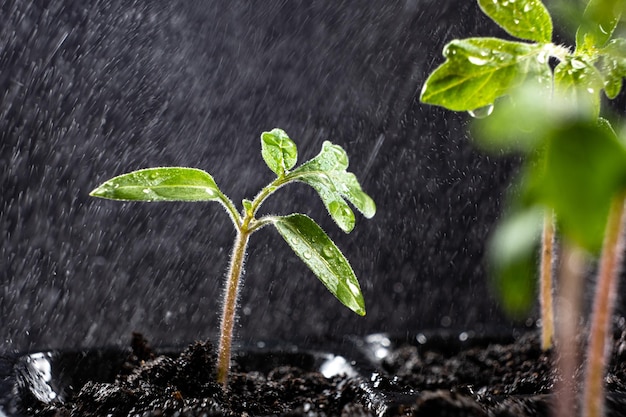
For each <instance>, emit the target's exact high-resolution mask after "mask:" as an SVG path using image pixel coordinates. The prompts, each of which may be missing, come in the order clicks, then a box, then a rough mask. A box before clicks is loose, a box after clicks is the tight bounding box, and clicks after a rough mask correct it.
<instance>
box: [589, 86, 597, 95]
mask: <svg viewBox="0 0 626 417" xmlns="http://www.w3.org/2000/svg"><path fill="white" fill-rule="evenodd" d="M587 92H588V93H589V94H593V93H595V92H596V91H595V90H594V89H593V88H591V87H589V88H588V89H587Z"/></svg>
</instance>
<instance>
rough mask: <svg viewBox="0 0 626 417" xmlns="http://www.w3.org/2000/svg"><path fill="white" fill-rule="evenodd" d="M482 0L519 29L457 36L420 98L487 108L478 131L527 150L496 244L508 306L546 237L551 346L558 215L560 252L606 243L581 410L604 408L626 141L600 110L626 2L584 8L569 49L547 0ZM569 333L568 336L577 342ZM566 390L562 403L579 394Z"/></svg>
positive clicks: (616, 65)
mask: <svg viewBox="0 0 626 417" xmlns="http://www.w3.org/2000/svg"><path fill="white" fill-rule="evenodd" d="M478 4H479V6H480V7H481V9H482V10H483V12H484V13H485V14H486V15H487V16H489V17H490V18H491V19H492V20H493V21H494V22H495V23H497V24H498V25H499V26H500V27H501V28H503V29H504V30H505V31H506V32H507V33H508V34H509V35H511V36H512V37H513V38H514V39H500V38H493V37H491V38H481V37H475V38H468V39H461V40H453V41H451V42H450V43H448V44H447V45H446V46H445V48H444V57H445V58H446V61H445V62H444V63H443V64H442V65H441V66H439V67H438V68H437V69H435V71H434V72H433V73H432V74H431V75H430V76H429V78H428V80H427V81H426V83H425V85H424V87H423V90H422V94H421V99H422V101H423V102H425V103H429V104H434V105H439V106H443V107H446V108H448V109H450V110H454V111H468V112H469V113H470V115H471V116H473V117H475V118H476V119H479V120H477V121H476V122H475V123H474V126H473V127H474V131H475V135H474V136H475V137H476V138H477V139H478V140H479V142H480V143H481V145H483V146H484V147H486V148H489V149H495V150H497V151H499V152H502V151H503V150H504V151H514V152H517V153H521V154H523V155H525V156H526V158H525V162H524V165H523V167H522V174H521V176H520V181H519V184H518V187H517V197H516V198H515V199H514V202H513V204H512V208H511V210H510V213H509V215H508V218H507V219H506V220H505V221H504V222H503V223H502V224H501V225H500V227H498V229H497V231H496V233H495V235H494V238H493V241H492V244H491V247H492V250H490V253H491V259H492V265H493V266H494V269H495V272H496V277H497V281H496V286H497V287H498V289H499V290H500V293H501V295H502V298H503V301H504V304H505V306H507V307H508V308H509V309H511V310H516V311H522V310H523V308H524V307H525V306H527V305H529V304H530V302H531V301H532V298H533V297H534V286H533V285H531V283H532V280H531V279H529V277H532V275H534V272H533V271H534V270H535V265H536V260H535V256H534V253H536V252H535V248H536V242H537V240H539V239H541V241H542V244H541V246H542V250H541V251H540V254H541V257H542V260H541V262H540V265H541V272H540V286H539V287H540V291H539V294H540V305H541V307H542V310H541V316H542V317H541V318H542V320H541V323H542V344H543V347H544V349H548V348H549V347H551V343H552V339H553V337H554V335H553V333H554V324H553V313H552V311H553V307H552V282H553V278H552V274H551V270H552V264H553V260H552V256H553V249H552V246H553V242H554V230H555V222H556V226H557V227H556V230H558V231H559V233H560V234H562V235H563V241H564V243H563V246H564V250H563V252H565V255H568V256H564V258H569V254H574V253H578V252H579V248H582V249H583V250H585V251H587V252H589V253H592V254H598V253H600V254H601V255H600V256H601V258H600V267H599V271H598V283H597V288H596V292H595V299H594V311H593V315H592V318H591V330H590V335H589V344H588V351H587V362H586V371H585V375H586V376H585V384H584V385H585V394H584V398H583V404H582V405H583V413H584V415H586V416H601V415H602V413H603V405H602V404H603V400H604V393H603V388H602V387H603V375H604V369H605V367H606V363H605V362H606V358H607V354H608V352H609V351H610V350H609V349H608V347H607V337H608V335H609V333H610V332H609V329H610V322H609V319H610V317H611V315H612V312H613V306H614V299H615V289H616V286H617V284H616V282H617V277H618V275H619V269H620V265H621V249H620V248H621V244H622V243H621V241H622V239H623V236H624V230H623V229H624V220H623V217H624V196H625V194H624V190H626V149H625V148H624V144H623V141H621V140H620V139H618V135H617V134H616V133H615V131H614V130H613V129H612V127H611V125H610V124H609V122H608V121H607V120H605V119H603V118H601V117H600V115H601V114H602V113H603V112H602V105H601V104H602V95H604V96H606V98H609V99H612V98H615V97H616V96H617V94H618V93H619V92H620V90H621V86H622V79H623V77H624V76H626V39H623V38H620V37H616V36H615V34H616V33H617V29H618V24H619V23H620V19H621V16H622V12H623V11H624V8H625V6H626V2H625V1H624V0H590V1H589V2H588V4H587V7H586V8H585V10H584V12H582V13H580V18H579V22H578V28H577V30H576V34H575V39H576V45H575V48H573V50H572V49H570V48H568V47H565V46H562V45H556V44H554V43H552V36H553V25H552V17H551V15H550V13H549V11H548V9H547V8H546V7H545V6H544V4H543V3H542V2H541V1H539V0H478ZM573 38H574V37H573ZM504 96H508V97H507V98H503V97H504ZM494 105H495V110H494ZM492 113H493V115H492ZM488 116H489V117H488ZM542 229H543V233H541V230H542ZM540 236H541V237H540ZM561 265H562V266H561V273H560V283H559V284H560V287H561V291H562V294H565V293H568V294H576V293H577V291H569V290H566V289H565V287H566V286H569V285H574V286H576V285H578V284H572V283H570V282H569V281H571V282H577V280H576V279H574V277H571V275H575V274H576V272H575V271H574V270H573V269H572V268H571V265H568V259H564V260H563V262H562V263H561ZM568 270H569V271H570V272H571V273H567V271H568ZM572 271H573V272H572ZM568 276H570V278H571V279H567V277H568ZM563 278H565V279H563ZM557 290H558V289H557ZM569 304H571V305H575V304H576V300H569ZM560 322H562V323H563V322H567V320H566V319H565V318H562V320H560ZM560 333H561V334H563V335H565V334H571V333H572V332H571V331H561V332H560ZM563 337H564V339H563V340H561V342H560V345H561V348H565V347H567V346H573V345H574V344H573V341H571V340H565V336H563ZM562 356H563V355H562ZM571 359H572V360H575V355H572V357H571ZM564 377H565V378H567V375H564ZM559 398H560V399H561V403H562V404H563V406H564V407H565V406H569V407H571V406H572V404H573V403H574V401H570V402H569V404H568V403H567V402H568V400H567V399H565V397H564V396H559ZM563 413H564V414H567V411H563Z"/></svg>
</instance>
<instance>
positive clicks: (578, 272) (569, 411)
mask: <svg viewBox="0 0 626 417" xmlns="http://www.w3.org/2000/svg"><path fill="white" fill-rule="evenodd" d="M560 258H561V262H560V267H559V282H558V284H559V285H558V286H557V289H558V297H557V302H558V304H557V314H556V317H557V322H556V343H555V344H556V349H557V355H556V357H557V369H558V370H559V373H560V375H561V378H560V379H559V380H558V381H557V383H556V387H555V391H556V395H555V396H554V399H555V401H556V404H555V414H554V415H555V416H556V417H572V416H575V415H576V412H575V406H576V398H577V396H576V392H575V388H576V386H575V378H574V377H575V374H576V368H577V367H578V363H579V352H578V343H577V340H576V339H577V335H578V333H579V330H580V329H579V327H578V321H579V318H580V310H581V299H582V286H583V266H584V255H583V253H582V252H581V250H580V249H578V248H576V247H574V246H572V245H571V244H570V243H569V242H565V243H564V244H563V249H562V253H561V256H560Z"/></svg>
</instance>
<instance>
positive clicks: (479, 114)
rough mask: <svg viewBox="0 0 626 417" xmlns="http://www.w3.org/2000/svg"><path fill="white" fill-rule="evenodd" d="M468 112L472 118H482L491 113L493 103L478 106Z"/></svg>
mask: <svg viewBox="0 0 626 417" xmlns="http://www.w3.org/2000/svg"><path fill="white" fill-rule="evenodd" d="M468 113H469V115H470V116H472V117H473V118H474V119H484V118H485V117H487V116H489V115H490V114H491V113H493V104H488V105H486V106H483V107H479V108H477V109H474V110H469V111H468Z"/></svg>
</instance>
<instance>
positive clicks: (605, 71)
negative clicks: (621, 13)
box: [600, 38, 626, 99]
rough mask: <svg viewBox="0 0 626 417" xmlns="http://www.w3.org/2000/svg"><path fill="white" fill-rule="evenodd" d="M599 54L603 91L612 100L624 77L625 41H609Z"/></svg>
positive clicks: (625, 72) (625, 63) (625, 70)
mask: <svg viewBox="0 0 626 417" xmlns="http://www.w3.org/2000/svg"><path fill="white" fill-rule="evenodd" d="M600 54H601V55H600V56H601V65H600V70H601V71H602V75H603V77H604V91H605V92H606V96H607V97H608V98H610V99H613V98H615V97H617V95H618V94H619V92H620V90H621V89H622V79H623V78H624V77H626V39H623V38H617V39H613V40H611V41H610V42H609V43H608V44H607V45H606V46H605V47H604V48H602V50H601V51H600Z"/></svg>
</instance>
